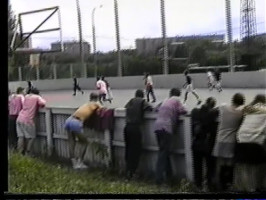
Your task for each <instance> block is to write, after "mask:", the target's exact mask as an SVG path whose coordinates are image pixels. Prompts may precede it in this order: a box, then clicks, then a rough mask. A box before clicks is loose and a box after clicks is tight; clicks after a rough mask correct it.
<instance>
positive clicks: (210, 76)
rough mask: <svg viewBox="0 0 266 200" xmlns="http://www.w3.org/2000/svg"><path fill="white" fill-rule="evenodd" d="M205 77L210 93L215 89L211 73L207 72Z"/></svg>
mask: <svg viewBox="0 0 266 200" xmlns="http://www.w3.org/2000/svg"><path fill="white" fill-rule="evenodd" d="M207 77H208V88H209V90H210V91H211V90H212V89H213V88H214V87H215V84H214V76H213V73H212V72H211V71H207Z"/></svg>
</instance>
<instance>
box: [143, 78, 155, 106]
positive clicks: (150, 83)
mask: <svg viewBox="0 0 266 200" xmlns="http://www.w3.org/2000/svg"><path fill="white" fill-rule="evenodd" d="M145 85H146V95H147V101H148V102H149V101H150V94H151V96H152V103H154V102H155V101H156V97H155V95H154V91H153V81H152V78H151V75H150V73H147V74H146V79H145Z"/></svg>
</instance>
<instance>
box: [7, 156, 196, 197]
mask: <svg viewBox="0 0 266 200" xmlns="http://www.w3.org/2000/svg"><path fill="white" fill-rule="evenodd" d="M193 191H194V189H193V187H192V185H191V184H190V183H188V182H187V181H184V180H182V181H181V182H180V183H179V184H177V185H175V186H174V187H165V186H164V187H157V186H156V185H155V184H153V183H148V182H144V181H139V180H137V181H130V182H127V181H125V179H124V178H121V177H119V176H118V175H115V174H112V173H110V172H107V171H104V170H96V169H89V170H86V171H74V170H73V169H70V168H68V167H65V166H62V165H60V164H51V163H48V162H44V161H43V160H40V159H38V158H31V157H26V156H22V155H20V154H17V153H10V154H9V192H10V193H24V194H25V193H35V194H36V193H56V194H68V193H71V194H73V193H91V194H104V193H113V194H119V193H120V194H121V193H123V194H133V193H134V194H139V193H142V194H154V193H180V192H190V193H191V192H193Z"/></svg>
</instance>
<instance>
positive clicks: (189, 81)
mask: <svg viewBox="0 0 266 200" xmlns="http://www.w3.org/2000/svg"><path fill="white" fill-rule="evenodd" d="M184 74H185V76H186V82H185V84H184V85H183V88H185V90H186V92H185V99H184V104H186V101H187V96H188V93H189V92H191V93H192V94H193V95H194V96H195V97H196V98H197V101H198V103H197V104H198V105H199V104H200V103H201V100H200V98H199V95H198V94H197V93H196V91H195V89H194V88H193V81H192V78H191V77H190V76H189V75H188V71H187V70H186V71H185V73H184Z"/></svg>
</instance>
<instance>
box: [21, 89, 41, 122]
mask: <svg viewBox="0 0 266 200" xmlns="http://www.w3.org/2000/svg"><path fill="white" fill-rule="evenodd" d="M45 104H46V101H45V100H44V99H43V98H42V97H41V96H39V95H36V94H27V95H26V96H25V100H24V104H23V108H22V110H21V111H20V113H19V115H18V118H17V121H19V122H22V123H24V124H34V121H33V119H34V117H35V115H36V112H37V110H38V108H39V107H43V106H45Z"/></svg>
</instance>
